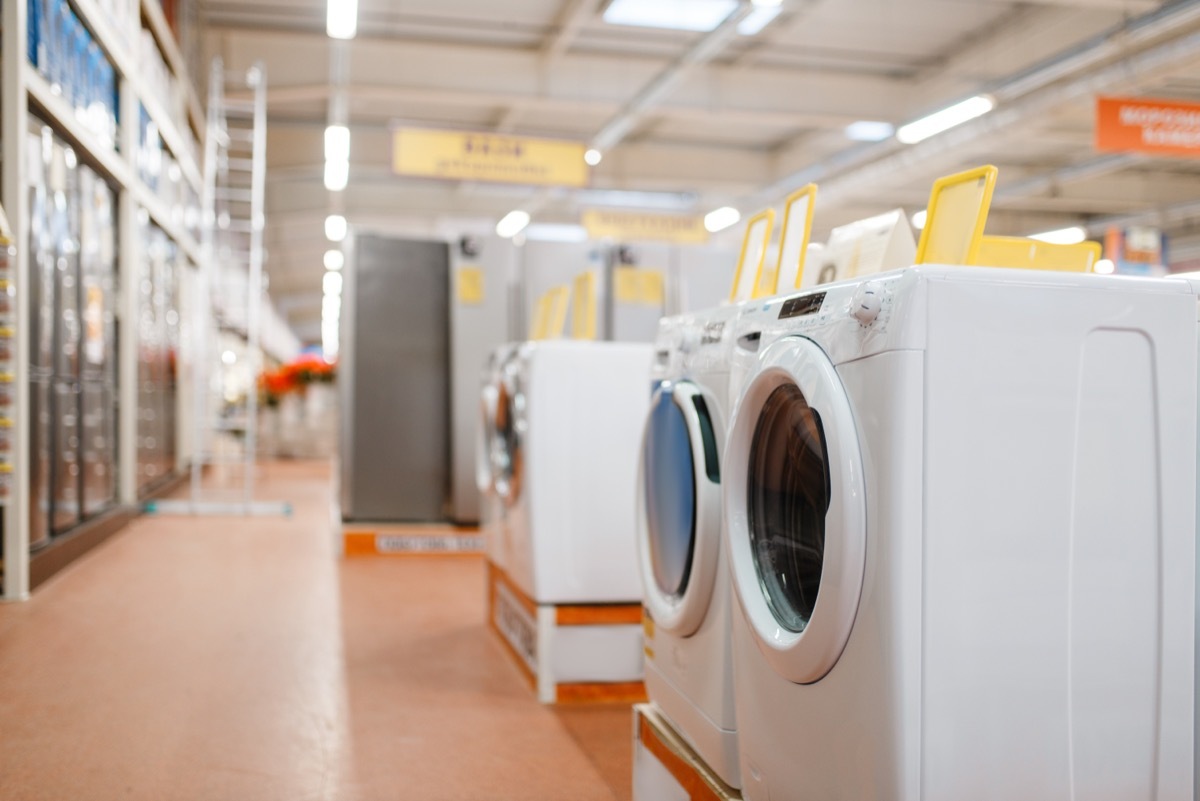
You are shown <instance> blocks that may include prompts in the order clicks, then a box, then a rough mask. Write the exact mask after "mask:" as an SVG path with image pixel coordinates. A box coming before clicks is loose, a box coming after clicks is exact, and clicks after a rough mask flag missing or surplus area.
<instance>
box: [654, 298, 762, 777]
mask: <svg viewBox="0 0 1200 801" xmlns="http://www.w3.org/2000/svg"><path fill="white" fill-rule="evenodd" d="M737 313H738V307H735V306H726V307H719V308H715V309H710V310H706V311H704V312H698V313H694V314H685V315H679V316H675V317H668V318H665V319H663V320H662V322H661V323H660V324H659V333H658V339H657V341H656V342H655V362H654V367H653V371H652V378H653V384H654V395H653V397H652V398H651V401H650V411H649V414H648V415H647V417H646V425H645V431H644V433H643V439H642V457H641V475H640V480H639V482H638V557H639V564H640V566H641V576H642V593H643V604H644V605H645V615H646V618H647V619H646V625H645V627H644V628H645V636H646V692H647V694H648V696H649V698H650V700H651V701H652V702H653V703H654V705H655V706H656V707H657V708H658V710H659V711H660V713H661V714H662V715H663V716H664V717H665V718H666V719H667V720H668V722H669V723H670V724H671V726H672V728H673V729H674V730H675V731H676V732H677V733H678V734H679V735H680V736H681V737H683V738H684V740H686V741H687V742H688V744H689V745H690V746H691V747H692V749H693V750H694V751H695V752H696V753H697V754H698V755H699V756H700V758H701V759H703V760H704V762H705V763H706V764H707V765H708V766H709V767H710V768H712V769H713V770H714V771H715V772H716V773H717V775H718V776H720V777H721V779H722V780H723V781H724V782H725V783H726V784H728V785H730V786H731V787H734V788H736V787H739V786H740V784H741V779H740V776H739V771H738V751H737V722H736V719H735V715H734V701H733V660H732V655H731V652H730V647H729V643H730V640H729V637H730V633H729V604H730V600H729V575H728V571H727V569H726V565H725V555H724V543H723V542H722V539H723V534H722V531H723V528H724V523H723V515H722V509H721V450H722V448H723V447H724V442H725V423H726V420H727V419H728V397H729V387H728V383H729V354H730V349H731V346H732V344H733V328H734V321H735V319H736V316H737Z"/></svg>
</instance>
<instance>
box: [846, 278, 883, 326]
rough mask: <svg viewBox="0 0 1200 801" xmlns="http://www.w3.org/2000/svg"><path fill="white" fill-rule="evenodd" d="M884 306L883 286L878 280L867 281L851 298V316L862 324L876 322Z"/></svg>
mask: <svg viewBox="0 0 1200 801" xmlns="http://www.w3.org/2000/svg"><path fill="white" fill-rule="evenodd" d="M882 308H883V287H882V286H880V284H879V282H878V281H867V282H866V283H865V284H863V285H862V286H860V287H859V288H858V290H857V291H856V292H855V293H854V297H853V298H851V300H850V316H851V317H853V318H854V319H855V320H858V322H859V323H861V324H862V325H870V324H871V323H873V322H875V318H877V317H878V316H879V312H880V310H881V309H882Z"/></svg>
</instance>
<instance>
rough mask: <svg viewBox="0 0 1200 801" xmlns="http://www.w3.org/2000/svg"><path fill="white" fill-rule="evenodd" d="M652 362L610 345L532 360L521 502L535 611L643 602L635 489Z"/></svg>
mask: <svg viewBox="0 0 1200 801" xmlns="http://www.w3.org/2000/svg"><path fill="white" fill-rule="evenodd" d="M652 354H653V346H651V345H636V344H620V343H609V342H547V343H541V344H540V345H539V346H538V347H537V348H536V349H535V350H534V351H533V357H532V358H533V364H532V368H531V370H530V373H531V384H530V399H529V412H528V413H529V434H528V438H527V442H528V446H529V447H528V451H527V457H528V463H527V465H526V466H527V471H526V487H525V491H524V493H523V494H525V496H526V501H525V502H526V504H527V505H528V506H527V511H528V513H529V522H528V525H529V527H530V530H529V537H530V551H531V553H530V556H531V558H532V565H533V576H532V587H533V589H532V590H531V591H530V595H532V596H533V597H534V599H535V600H537V601H538V602H539V603H639V602H640V601H641V597H642V585H641V578H640V576H639V573H638V566H637V550H636V536H637V530H636V499H637V495H636V489H637V472H638V459H639V458H640V455H641V436H642V426H643V424H644V422H645V419H646V414H647V412H648V410H649V406H650V386H649V376H650V363H651V358H652Z"/></svg>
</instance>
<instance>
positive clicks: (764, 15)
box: [738, 2, 783, 36]
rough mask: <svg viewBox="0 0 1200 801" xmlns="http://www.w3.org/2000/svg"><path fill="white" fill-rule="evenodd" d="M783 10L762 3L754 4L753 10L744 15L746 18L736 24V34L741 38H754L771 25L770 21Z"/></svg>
mask: <svg viewBox="0 0 1200 801" xmlns="http://www.w3.org/2000/svg"><path fill="white" fill-rule="evenodd" d="M782 10H783V9H782V8H780V7H779V5H778V4H775V5H773V6H769V5H764V4H763V3H757V2H756V3H755V4H754V10H753V11H751V12H750V13H749V14H747V15H746V18H745V19H743V20H742V21H741V22H739V23H738V33H740V34H741V35H742V36H754V35H755V34H757V33H758V32H759V31H761V30H762V29H763V28H765V27H767V25H769V24H770V23H771V20H773V19H775V18H776V17H778V16H779V12H780V11H782Z"/></svg>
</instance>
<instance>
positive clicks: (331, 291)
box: [321, 270, 342, 298]
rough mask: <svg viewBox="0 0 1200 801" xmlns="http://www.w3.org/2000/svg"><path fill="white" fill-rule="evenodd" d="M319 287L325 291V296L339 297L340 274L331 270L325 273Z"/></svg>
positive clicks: (340, 288)
mask: <svg viewBox="0 0 1200 801" xmlns="http://www.w3.org/2000/svg"><path fill="white" fill-rule="evenodd" d="M321 289H323V290H324V291H325V297H335V298H336V297H340V296H341V294H342V274H341V273H335V272H333V271H332V270H331V271H329V272H327V273H325V278H324V279H323V280H322V281H321Z"/></svg>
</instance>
